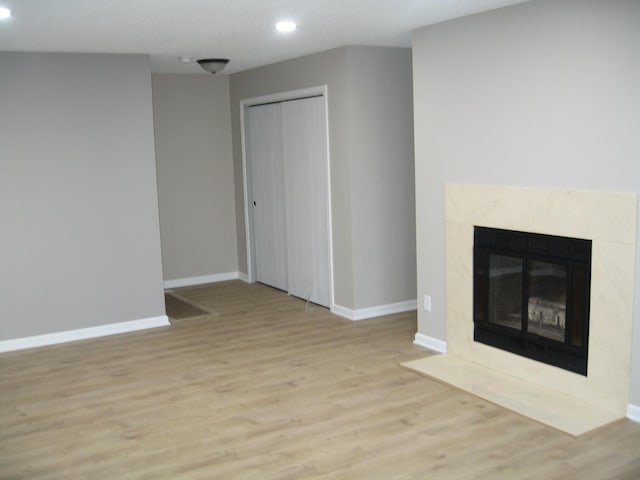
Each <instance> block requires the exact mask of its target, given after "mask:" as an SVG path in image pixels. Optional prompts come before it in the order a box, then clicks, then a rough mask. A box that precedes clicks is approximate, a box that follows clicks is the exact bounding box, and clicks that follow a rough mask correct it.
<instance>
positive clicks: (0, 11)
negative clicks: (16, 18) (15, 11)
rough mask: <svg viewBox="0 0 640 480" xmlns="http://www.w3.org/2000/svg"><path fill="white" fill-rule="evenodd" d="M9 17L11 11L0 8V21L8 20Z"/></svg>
mask: <svg viewBox="0 0 640 480" xmlns="http://www.w3.org/2000/svg"><path fill="white" fill-rule="evenodd" d="M10 16H11V10H9V9H8V8H6V7H0V19H4V18H9V17H10Z"/></svg>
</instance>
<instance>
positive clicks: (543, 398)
mask: <svg viewBox="0 0 640 480" xmlns="http://www.w3.org/2000/svg"><path fill="white" fill-rule="evenodd" d="M402 366H403V367H406V368H408V369H410V370H412V371H414V372H417V373H419V374H421V375H424V376H427V377H429V378H432V379H435V380H437V381H441V382H444V383H446V384H448V385H451V386H453V387H456V388H459V389H461V390H464V391H465V392H469V393H471V394H473V395H476V396H478V397H480V398H482V399H484V400H487V401H489V402H491V403H495V404H496V405H499V406H501V407H504V408H507V409H509V410H511V411H513V412H516V413H518V414H520V415H524V416H525V417H528V418H531V419H533V420H535V421H537V422H540V423H542V424H544V425H547V426H549V427H552V428H555V429H557V430H560V431H562V432H564V433H567V434H569V435H573V436H579V435H582V434H584V433H587V432H590V431H592V430H595V429H596V428H600V427H602V426H604V425H607V424H609V423H612V422H614V421H616V420H619V419H620V418H622V417H621V416H620V415H619V414H617V413H613V412H608V411H605V410H602V409H600V408H597V407H594V406H591V405H587V404H586V403H583V402H580V401H578V400H576V399H574V398H571V397H568V396H566V395H562V394H560V393H558V392H557V391H556V390H553V389H551V388H545V387H544V386H542V385H535V384H532V383H531V382H527V381H525V380H522V379H520V378H517V377H513V376H508V375H505V374H504V373H501V372H496V371H495V370H491V369H489V368H487V367H484V366H482V365H479V364H477V363H473V362H471V361H468V360H464V359H462V358H459V357H456V356H455V355H451V354H442V355H433V356H430V357H427V358H421V359H419V360H413V361H410V362H405V363H403V364H402Z"/></svg>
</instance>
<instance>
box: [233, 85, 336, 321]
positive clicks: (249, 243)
mask: <svg viewBox="0 0 640 480" xmlns="http://www.w3.org/2000/svg"><path fill="white" fill-rule="evenodd" d="M311 96H322V98H323V100H324V111H325V121H324V128H325V138H326V142H327V145H326V152H327V162H326V181H327V202H328V205H327V219H326V222H327V232H328V235H329V238H328V239H327V240H328V242H327V243H328V245H329V280H330V287H329V288H330V308H331V309H333V307H334V306H335V300H334V298H335V297H334V280H333V232H332V226H331V218H332V213H331V212H332V209H331V156H330V155H331V154H330V149H329V145H330V141H329V102H328V95H327V86H326V85H319V86H316V87H310V88H304V89H300V90H291V91H287V92H280V93H274V94H270V95H262V96H259V97H252V98H246V99H243V100H240V139H241V145H242V182H243V189H244V222H245V232H246V247H247V279H248V281H249V283H254V282H256V260H255V259H256V254H255V240H254V229H253V214H252V209H251V206H252V205H253V194H252V188H251V185H252V177H251V165H250V162H249V161H248V157H249V152H248V145H247V135H246V133H247V129H248V126H247V110H248V109H249V108H250V107H252V106H254V105H261V104H264V103H272V102H282V101H287V100H296V99H301V98H305V97H311Z"/></svg>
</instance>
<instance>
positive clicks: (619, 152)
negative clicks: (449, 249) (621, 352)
mask: <svg viewBox="0 0 640 480" xmlns="http://www.w3.org/2000/svg"><path fill="white" fill-rule="evenodd" d="M638 25H640V3H639V2H637V1H606V2H604V1H587V0H568V1H564V0H563V1H536V2H530V3H524V4H521V5H517V6H513V7H508V8H504V9H500V10H494V11H492V12H488V13H484V14H479V15H474V16H470V17H466V18H462V19H458V20H453V21H450V22H446V23H442V24H438V25H434V26H429V27H424V28H422V29H419V30H417V31H416V32H415V34H414V38H413V71H414V99H415V101H414V109H415V148H416V218H417V241H418V252H417V253H418V255H417V261H418V295H419V297H420V298H421V297H422V295H423V294H430V295H431V296H432V298H433V309H432V312H431V313H427V312H424V311H421V310H420V311H419V316H418V320H419V321H418V331H419V332H420V333H422V334H424V335H428V336H431V337H435V338H438V339H441V340H445V339H446V332H445V291H444V282H445V265H444V184H445V182H462V183H486V184H498V185H516V186H517V185H522V186H543V187H558V188H569V189H583V190H602V191H632V192H640V161H639V159H640V142H639V141H638V125H640V47H639V46H640V29H639V28H638ZM639 225H640V222H639ZM639 238H640V235H639ZM638 258H640V251H639V252H638ZM636 279H637V280H636V285H637V286H638V285H640V273H639V269H638V267H637V266H636ZM636 292H638V288H636ZM633 342H634V347H633V348H634V354H633V360H632V364H633V371H632V381H631V403H634V404H636V405H640V295H636V299H635V320H634V340H633Z"/></svg>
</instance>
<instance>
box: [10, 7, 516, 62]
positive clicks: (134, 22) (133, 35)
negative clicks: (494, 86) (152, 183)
mask: <svg viewBox="0 0 640 480" xmlns="http://www.w3.org/2000/svg"><path fill="white" fill-rule="evenodd" d="M523 1H526V0H58V1H55V0H0V6H5V7H8V8H10V9H11V11H12V14H13V16H12V18H10V19H9V20H8V21H0V51H38V52H102V53H144V54H150V55H151V69H152V71H153V72H156V73H201V72H202V71H201V70H200V67H199V66H198V65H197V64H190V65H185V64H182V63H180V62H179V61H178V58H177V57H179V56H189V57H194V58H203V57H225V58H229V59H231V61H230V63H229V65H228V66H227V68H226V69H225V70H224V73H227V74H229V73H233V72H238V71H242V70H246V69H249V68H252V67H257V66H260V65H266V64H269V63H274V62H277V61H281V60H286V59H288V58H293V57H298V56H301V55H307V54H310V53H314V52H319V51H322V50H327V49H330V48H334V47H340V46H344V45H379V46H401V47H409V46H410V45H411V31H412V30H413V29H415V28H417V27H420V26H423V25H430V24H433V23H438V22H442V21H445V20H450V19H452V18H456V17H461V16H465V15H470V14H473V13H478V12H482V11H486V10H492V9H494V8H499V7H503V6H506V5H512V4H515V3H521V2H523ZM282 19H290V20H293V21H295V22H297V23H298V29H297V30H296V31H295V32H294V33H293V34H289V35H283V34H280V33H278V32H276V31H275V29H274V24H275V22H276V21H278V20H282ZM202 73H203V72H202Z"/></svg>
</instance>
